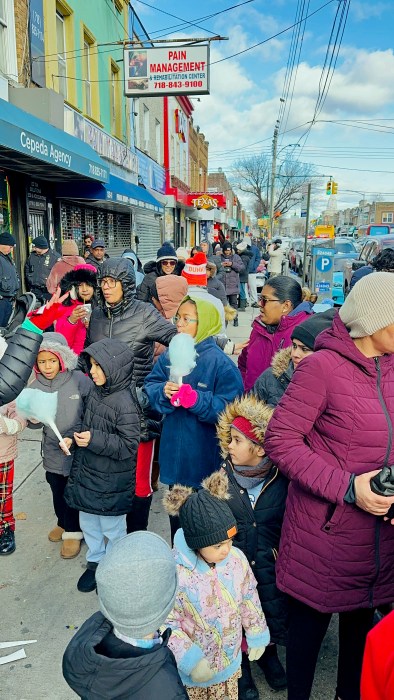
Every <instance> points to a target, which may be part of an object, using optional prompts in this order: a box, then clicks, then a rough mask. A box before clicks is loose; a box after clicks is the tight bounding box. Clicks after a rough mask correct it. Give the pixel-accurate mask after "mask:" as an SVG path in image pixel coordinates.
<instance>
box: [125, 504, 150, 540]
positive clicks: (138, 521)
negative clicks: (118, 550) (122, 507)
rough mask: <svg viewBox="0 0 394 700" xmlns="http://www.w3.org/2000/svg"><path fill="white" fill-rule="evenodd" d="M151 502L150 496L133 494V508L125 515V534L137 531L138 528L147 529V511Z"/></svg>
mask: <svg viewBox="0 0 394 700" xmlns="http://www.w3.org/2000/svg"><path fill="white" fill-rule="evenodd" d="M151 503H152V496H147V497H145V498H142V497H141V496H134V499H133V509H132V511H131V513H127V515H126V526H127V534H128V535H129V534H130V532H138V530H147V529H148V520H149V511H150V505H151Z"/></svg>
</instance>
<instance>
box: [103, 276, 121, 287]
mask: <svg viewBox="0 0 394 700" xmlns="http://www.w3.org/2000/svg"><path fill="white" fill-rule="evenodd" d="M117 281H118V280H115V279H114V278H113V277H104V278H103V279H102V280H100V287H101V289H104V287H108V289H114V288H115V287H116V283H117Z"/></svg>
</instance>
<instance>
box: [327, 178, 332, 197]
mask: <svg viewBox="0 0 394 700" xmlns="http://www.w3.org/2000/svg"><path fill="white" fill-rule="evenodd" d="M326 194H332V182H331V180H330V181H329V182H327V186H326Z"/></svg>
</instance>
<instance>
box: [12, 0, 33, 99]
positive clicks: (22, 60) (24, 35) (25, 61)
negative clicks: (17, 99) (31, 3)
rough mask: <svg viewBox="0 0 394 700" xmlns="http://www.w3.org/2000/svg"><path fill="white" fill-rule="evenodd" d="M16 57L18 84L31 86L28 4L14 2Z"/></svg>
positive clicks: (19, 0) (20, 0)
mask: <svg viewBox="0 0 394 700" xmlns="http://www.w3.org/2000/svg"><path fill="white" fill-rule="evenodd" d="M14 13H15V37H16V55H17V60H18V75H19V79H18V82H19V83H22V85H25V86H28V85H30V58H29V36H28V23H27V18H28V2H27V0H14Z"/></svg>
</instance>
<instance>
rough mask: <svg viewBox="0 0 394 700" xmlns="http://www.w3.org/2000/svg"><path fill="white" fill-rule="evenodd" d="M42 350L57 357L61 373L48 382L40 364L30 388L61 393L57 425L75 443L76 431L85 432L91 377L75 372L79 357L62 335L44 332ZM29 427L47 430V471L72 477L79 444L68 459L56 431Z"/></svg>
mask: <svg viewBox="0 0 394 700" xmlns="http://www.w3.org/2000/svg"><path fill="white" fill-rule="evenodd" d="M42 351H46V352H50V353H52V354H53V355H56V357H57V358H58V360H59V362H60V372H59V373H58V374H57V375H56V377H55V378H54V379H46V378H45V377H44V375H43V374H41V373H40V371H39V369H38V367H37V364H36V365H35V367H34V372H35V374H36V378H35V380H34V381H33V383H32V384H31V385H30V388H31V389H39V390H40V391H44V392H45V393H48V394H53V393H55V392H57V397H58V401H57V412H56V419H55V423H56V426H57V428H58V430H59V431H60V434H61V436H62V437H63V438H65V437H69V438H71V439H72V440H73V439H74V432H79V431H80V430H81V425H82V416H83V410H84V400H85V399H86V397H87V396H88V394H89V392H90V389H91V388H92V382H91V380H90V379H89V377H86V376H85V375H84V374H83V373H82V372H80V371H79V370H76V369H75V367H76V365H77V360H78V358H77V356H76V354H75V353H74V352H73V351H72V350H71V349H70V348H69V347H68V345H67V341H66V339H65V338H64V337H63V336H62V335H61V334H60V333H44V335H43V340H42V343H41V347H40V352H42ZM28 425H29V428H33V429H35V428H43V436H42V446H41V453H42V458H43V467H44V469H46V470H47V471H49V472H52V473H54V474H61V475H62V476H68V475H69V473H70V469H71V464H72V460H73V453H74V448H75V445H74V444H73V445H72V446H71V449H70V451H71V456H67V455H65V454H64V452H62V450H61V449H60V447H59V438H58V437H57V436H56V435H55V433H54V432H53V430H52V428H50V427H49V426H47V425H43V424H42V423H31V422H29V423H28Z"/></svg>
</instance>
